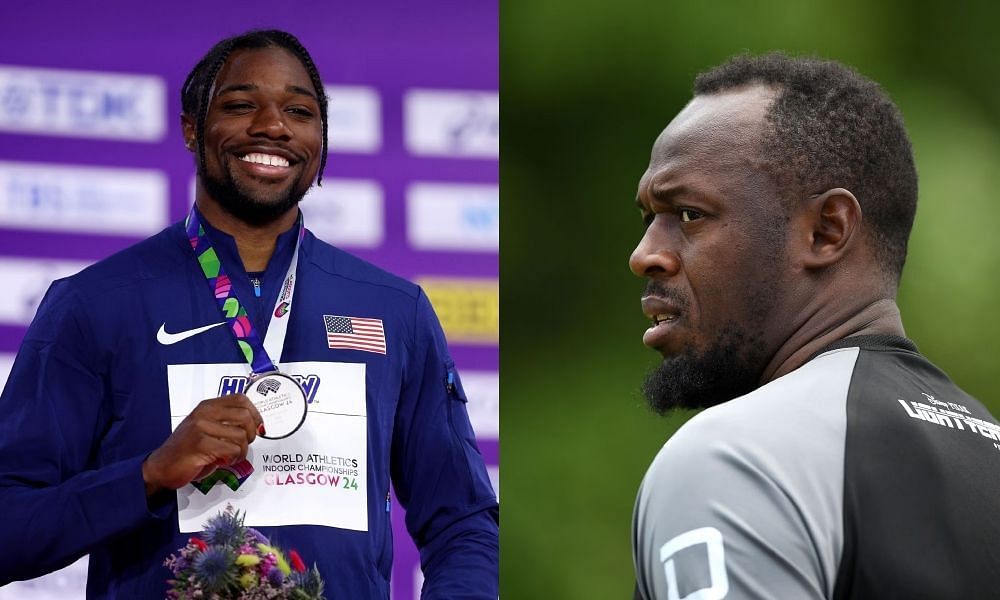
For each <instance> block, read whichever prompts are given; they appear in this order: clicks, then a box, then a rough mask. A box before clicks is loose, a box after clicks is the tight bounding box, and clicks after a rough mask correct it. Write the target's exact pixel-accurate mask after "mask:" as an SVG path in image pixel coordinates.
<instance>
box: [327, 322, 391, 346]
mask: <svg viewBox="0 0 1000 600" xmlns="http://www.w3.org/2000/svg"><path fill="white" fill-rule="evenodd" d="M323 324H324V325H325V326H326V343H327V345H328V346H330V347H331V348H340V349H344V350H362V351H364V352H378V353H379V354H385V330H384V329H382V319H362V318H359V317H341V316H336V315H323Z"/></svg>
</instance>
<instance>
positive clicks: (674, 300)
mask: <svg viewBox="0 0 1000 600" xmlns="http://www.w3.org/2000/svg"><path fill="white" fill-rule="evenodd" d="M646 296H655V297H657V298H663V299H664V300H666V301H667V302H669V303H670V304H673V305H674V306H676V307H677V308H678V309H679V310H686V309H687V308H688V304H689V302H688V299H687V296H684V295H682V294H681V293H680V292H678V291H676V290H671V289H668V288H667V286H665V285H663V282H661V281H656V280H654V279H650V280H649V281H647V282H646V290H645V292H643V297H644V298H645V297H646Z"/></svg>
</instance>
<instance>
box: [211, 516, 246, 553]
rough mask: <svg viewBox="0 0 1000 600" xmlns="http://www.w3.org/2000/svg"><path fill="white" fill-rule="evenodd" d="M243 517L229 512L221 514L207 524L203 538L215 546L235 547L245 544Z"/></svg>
mask: <svg viewBox="0 0 1000 600" xmlns="http://www.w3.org/2000/svg"><path fill="white" fill-rule="evenodd" d="M243 529H244V527H243V517H241V516H240V515H239V513H237V514H230V513H228V512H223V513H220V514H218V515H216V516H214V517H212V518H211V519H209V520H208V523H205V532H204V533H203V534H202V537H204V538H205V541H206V542H208V543H209V544H211V545H213V546H226V547H229V548H232V547H235V546H237V545H238V544H241V543H242V542H243Z"/></svg>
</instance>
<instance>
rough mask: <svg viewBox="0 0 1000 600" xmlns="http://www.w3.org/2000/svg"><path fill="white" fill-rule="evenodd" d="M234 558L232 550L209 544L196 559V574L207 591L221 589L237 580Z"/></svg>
mask: <svg viewBox="0 0 1000 600" xmlns="http://www.w3.org/2000/svg"><path fill="white" fill-rule="evenodd" d="M234 559H235V557H234V556H233V554H232V552H229V551H227V550H224V549H222V548H216V547H214V546H209V548H208V550H205V551H204V552H202V553H201V554H200V555H199V556H198V557H197V558H195V559H194V575H195V576H196V577H197V578H198V580H199V581H200V582H201V583H202V584H203V586H204V588H205V590H206V591H208V592H218V591H221V590H223V589H225V588H226V587H228V586H230V585H233V584H234V583H235V581H236V575H235V573H234V572H233V571H232V570H231V568H232V567H234V563H233V561H234Z"/></svg>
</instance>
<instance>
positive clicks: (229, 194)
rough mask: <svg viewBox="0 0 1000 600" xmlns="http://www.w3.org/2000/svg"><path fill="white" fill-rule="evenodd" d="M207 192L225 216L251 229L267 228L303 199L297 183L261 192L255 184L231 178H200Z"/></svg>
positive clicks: (303, 193) (303, 192)
mask: <svg viewBox="0 0 1000 600" xmlns="http://www.w3.org/2000/svg"><path fill="white" fill-rule="evenodd" d="M202 184H203V185H204V186H205V189H206V191H207V192H208V193H209V195H210V196H212V198H213V199H215V201H216V202H218V204H219V206H221V207H222V209H223V210H225V211H226V212H227V213H229V214H231V215H232V216H234V217H236V218H237V219H239V220H240V221H243V222H244V223H247V224H248V225H252V226H258V227H259V226H262V225H267V224H269V223H272V222H274V221H276V220H277V219H279V218H281V216H282V215H284V214H285V213H287V212H288V211H289V210H291V209H293V208H295V206H297V205H298V203H299V202H300V201H301V200H302V198H303V197H304V196H305V191H302V192H299V191H298V188H299V185H298V184H299V182H298V181H292V182H289V183H288V184H286V185H285V186H283V188H282V189H268V190H263V192H264V193H259V192H261V191H262V190H258V189H255V188H258V187H259V186H258V185H253V186H250V185H244V184H242V183H241V182H239V181H234V180H233V179H230V180H229V181H228V182H221V181H216V180H212V179H210V178H203V179H202Z"/></svg>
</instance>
